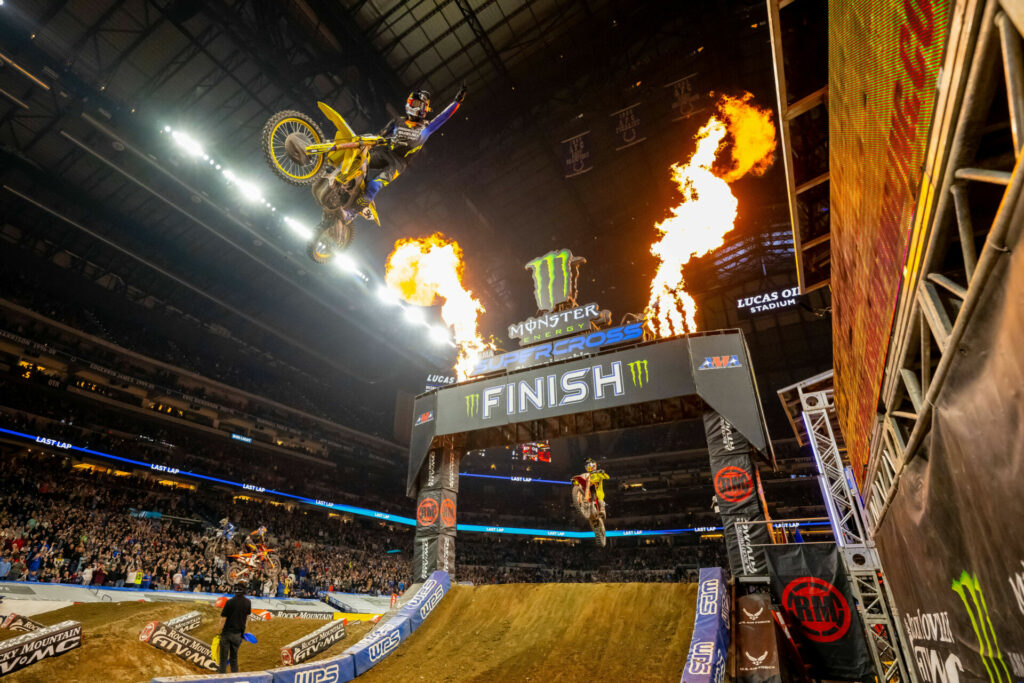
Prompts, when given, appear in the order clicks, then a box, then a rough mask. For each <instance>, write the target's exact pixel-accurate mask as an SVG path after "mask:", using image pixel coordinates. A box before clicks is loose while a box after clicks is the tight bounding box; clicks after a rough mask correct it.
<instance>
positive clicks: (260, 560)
mask: <svg viewBox="0 0 1024 683" xmlns="http://www.w3.org/2000/svg"><path fill="white" fill-rule="evenodd" d="M272 552H275V551H274V550H272V549H270V548H268V547H267V546H265V545H263V544H262V543H257V544H256V550H254V551H253V552H251V553H238V554H237V555H228V557H230V558H231V559H233V560H234V562H232V563H231V567H229V568H228V581H229V582H230V583H232V584H235V583H238V582H239V581H250V580H252V579H254V578H257V577H261V576H266V577H268V578H276V577H277V573H278V571H279V570H280V569H281V564H280V563H279V562H278V561H277V560H276V559H275V558H273V557H271V556H270V553H272Z"/></svg>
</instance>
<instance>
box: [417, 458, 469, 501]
mask: <svg viewBox="0 0 1024 683" xmlns="http://www.w3.org/2000/svg"><path fill="white" fill-rule="evenodd" d="M459 461H460V457H459V452H458V451H457V450H455V449H454V448H450V449H447V450H445V449H440V448H435V449H432V450H431V451H430V452H429V453H427V459H426V461H425V462H424V463H423V469H422V470H421V471H420V479H419V489H420V491H434V490H437V489H441V488H445V489H448V490H449V491H452V492H457V491H458V490H459Z"/></svg>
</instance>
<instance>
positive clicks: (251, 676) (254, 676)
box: [149, 671, 274, 683]
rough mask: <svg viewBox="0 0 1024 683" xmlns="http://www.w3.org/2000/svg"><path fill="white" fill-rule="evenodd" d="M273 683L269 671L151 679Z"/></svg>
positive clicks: (164, 682)
mask: <svg viewBox="0 0 1024 683" xmlns="http://www.w3.org/2000/svg"><path fill="white" fill-rule="evenodd" d="M180 681H189V683H273V681H274V676H273V674H271V673H270V672H269V671H246V672H245V673H237V674H197V675H194V676H159V677H157V678H153V679H150V681H149V683H179V682H180Z"/></svg>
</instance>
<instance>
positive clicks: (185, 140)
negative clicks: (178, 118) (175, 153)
mask: <svg viewBox="0 0 1024 683" xmlns="http://www.w3.org/2000/svg"><path fill="white" fill-rule="evenodd" d="M165 130H166V129H165ZM171 137H172V138H174V141H175V142H176V143H178V147H181V149H182V150H183V151H184V152H185V153H186V154H188V155H189V156H193V157H201V156H203V154H204V152H203V146H202V145H200V144H199V143H198V142H196V141H195V140H194V139H193V138H192V137H191V136H189V135H186V134H185V133H182V132H181V131H179V130H176V131H174V132H173V133H171Z"/></svg>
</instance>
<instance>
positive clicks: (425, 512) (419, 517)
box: [416, 498, 438, 526]
mask: <svg viewBox="0 0 1024 683" xmlns="http://www.w3.org/2000/svg"><path fill="white" fill-rule="evenodd" d="M437 514H438V509H437V501H436V500H434V499H433V498H424V499H423V500H422V501H421V502H420V504H419V507H417V508H416V521H417V522H419V523H420V526H430V525H431V524H433V523H434V522H436V521H437Z"/></svg>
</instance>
